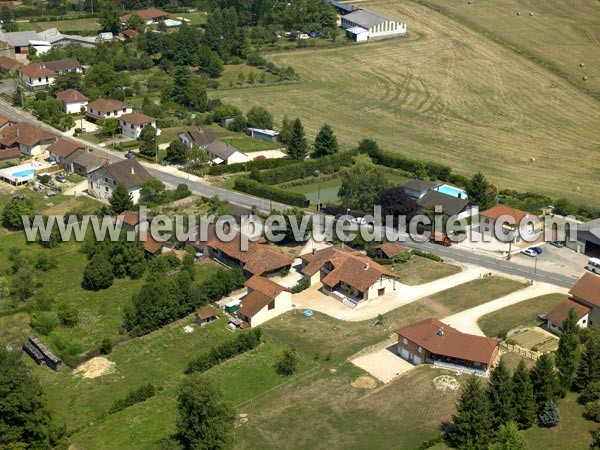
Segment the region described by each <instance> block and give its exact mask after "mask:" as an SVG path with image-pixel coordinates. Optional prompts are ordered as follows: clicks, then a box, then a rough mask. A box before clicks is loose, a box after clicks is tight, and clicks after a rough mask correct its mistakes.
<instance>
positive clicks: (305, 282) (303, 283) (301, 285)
mask: <svg viewBox="0 0 600 450" xmlns="http://www.w3.org/2000/svg"><path fill="white" fill-rule="evenodd" d="M309 287H310V280H309V279H308V278H303V279H302V280H300V281H298V283H296V285H295V286H293V287H292V294H297V293H298V292H302V291H304V290H306V289H308V288H309Z"/></svg>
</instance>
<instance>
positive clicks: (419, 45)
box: [211, 0, 600, 203]
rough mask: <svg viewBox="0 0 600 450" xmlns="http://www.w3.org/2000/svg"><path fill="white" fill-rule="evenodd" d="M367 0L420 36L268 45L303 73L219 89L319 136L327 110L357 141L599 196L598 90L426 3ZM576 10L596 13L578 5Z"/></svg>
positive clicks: (500, 180) (227, 97)
mask: <svg viewBox="0 0 600 450" xmlns="http://www.w3.org/2000/svg"><path fill="white" fill-rule="evenodd" d="M465 3H466V2H465ZM554 3H556V2H554ZM368 5H369V8H372V9H374V10H377V11H379V12H382V13H385V14H387V15H390V16H392V17H399V18H402V19H403V20H405V21H406V22H407V23H408V24H409V25H408V29H409V36H407V37H406V38H401V39H391V40H386V41H379V42H373V43H368V44H363V45H351V46H344V47H342V48H331V49H319V50H311V49H306V50H294V51H286V52H273V53H271V52H269V53H266V54H265V57H266V58H267V59H269V60H271V61H273V62H274V63H276V64H278V65H280V66H287V65H291V66H293V67H294V68H295V69H296V70H297V71H298V73H299V74H300V79H301V82H300V83H297V84H294V85H284V86H271V87H264V88H254V89H239V90H227V91H220V92H215V93H212V94H211V96H212V97H219V98H221V99H222V100H224V101H226V102H230V103H233V104H236V105H238V106H240V107H241V108H242V109H243V110H248V109H249V108H250V107H252V106H253V105H262V106H265V107H266V108H268V109H269V110H270V111H272V112H273V113H274V115H275V118H276V120H278V121H280V120H281V119H282V118H283V116H284V115H287V116H288V117H292V118H293V117H296V116H297V117H300V118H301V119H302V121H303V123H304V124H305V127H306V130H307V133H308V135H309V136H310V137H311V138H312V137H314V135H315V134H316V132H317V131H318V129H319V128H320V126H321V125H322V124H323V122H328V123H329V124H331V125H332V126H333V128H334V130H335V132H336V134H337V136H338V139H339V140H340V142H341V143H342V144H343V145H346V146H353V145H356V143H357V142H358V141H359V140H360V139H362V138H373V139H376V140H377V141H378V142H379V143H380V144H381V145H382V147H384V148H386V149H390V150H393V151H397V152H400V153H403V154H406V155H410V156H413V157H422V158H426V159H430V160H434V161H438V162H444V163H446V164H448V165H450V166H452V167H453V168H454V169H455V171H457V172H459V173H463V174H467V175H468V174H472V173H473V172H474V171H476V170H482V171H483V172H484V173H485V174H486V175H487V176H488V177H489V178H490V179H491V180H492V181H493V182H494V183H496V184H498V185H499V186H500V187H501V188H502V187H511V188H518V189H521V190H529V191H540V192H544V193H547V194H550V195H553V196H556V197H562V196H566V197H570V198H572V199H575V200H578V201H581V202H584V203H589V202H594V198H598V194H600V183H598V181H600V166H599V165H598V163H597V160H598V152H600V142H599V141H598V134H597V130H598V124H597V118H598V117H599V116H600V103H599V102H598V101H597V100H596V99H594V98H592V97H591V96H589V95H587V94H584V93H582V92H581V91H580V90H578V89H577V88H576V87H574V86H573V85H572V84H570V83H569V82H567V81H565V80H564V79H563V78H561V77H559V76H557V75H556V74H554V73H553V72H551V71H550V70H548V69H546V68H544V67H542V66H540V65H538V64H536V63H534V62H531V61H530V60H528V59H527V58H525V57H524V56H521V55H519V54H518V53H516V52H514V51H513V50H511V49H508V48H507V47H505V46H503V45H501V44H499V43H497V42H495V41H493V40H492V39H489V38H486V37H485V36H484V35H482V34H481V33H479V32H477V31H474V30H472V29H470V28H468V27H467V26H465V25H463V24H462V23H460V22H458V21H455V20H452V19H449V18H448V17H446V16H444V15H442V14H440V13H437V12H435V11H432V10H431V9H429V8H427V7H425V6H422V5H420V4H417V3H415V2H412V1H409V0H401V1H394V2H392V1H391V0H376V1H373V2H369V3H368ZM573 14H574V15H575V16H576V15H578V14H583V15H585V14H587V13H586V12H585V10H582V11H581V12H580V11H579V10H578V9H575V8H573ZM590 42H591V41H590ZM590 45H595V44H593V43H590Z"/></svg>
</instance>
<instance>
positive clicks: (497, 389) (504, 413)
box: [487, 359, 515, 428]
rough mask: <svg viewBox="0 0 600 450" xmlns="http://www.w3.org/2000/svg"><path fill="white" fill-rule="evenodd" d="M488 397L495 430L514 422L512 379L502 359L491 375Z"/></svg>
mask: <svg viewBox="0 0 600 450" xmlns="http://www.w3.org/2000/svg"><path fill="white" fill-rule="evenodd" d="M487 397H488V400H489V402H490V413H491V417H492V424H493V425H494V428H497V427H499V426H500V425H504V424H506V423H508V422H510V421H512V420H514V415H515V411H514V393H513V388H512V379H511V376H510V373H509V371H508V368H507V367H506V364H505V363H504V361H503V360H502V359H501V360H500V362H499V363H498V365H497V366H496V367H494V369H493V370H492V372H491V373H490V383H489V385H488V388H487Z"/></svg>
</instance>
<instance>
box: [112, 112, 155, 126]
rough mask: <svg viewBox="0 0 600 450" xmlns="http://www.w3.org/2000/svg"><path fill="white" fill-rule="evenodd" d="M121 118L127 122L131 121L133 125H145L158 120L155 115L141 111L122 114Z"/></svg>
mask: <svg viewBox="0 0 600 450" xmlns="http://www.w3.org/2000/svg"><path fill="white" fill-rule="evenodd" d="M121 120H122V121H123V122H126V123H131V124H133V125H144V124H147V123H152V122H156V119H155V118H154V117H150V116H147V115H146V114H142V113H139V112H132V113H131V114H123V115H122V116H121Z"/></svg>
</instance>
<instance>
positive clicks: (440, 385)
mask: <svg viewBox="0 0 600 450" xmlns="http://www.w3.org/2000/svg"><path fill="white" fill-rule="evenodd" d="M433 385H434V386H435V388H436V389H437V390H438V391H442V392H452V391H457V390H458V388H459V387H460V383H459V382H458V380H457V379H456V378H454V377H451V376H450V375H440V376H439V377H435V378H434V379H433Z"/></svg>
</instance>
